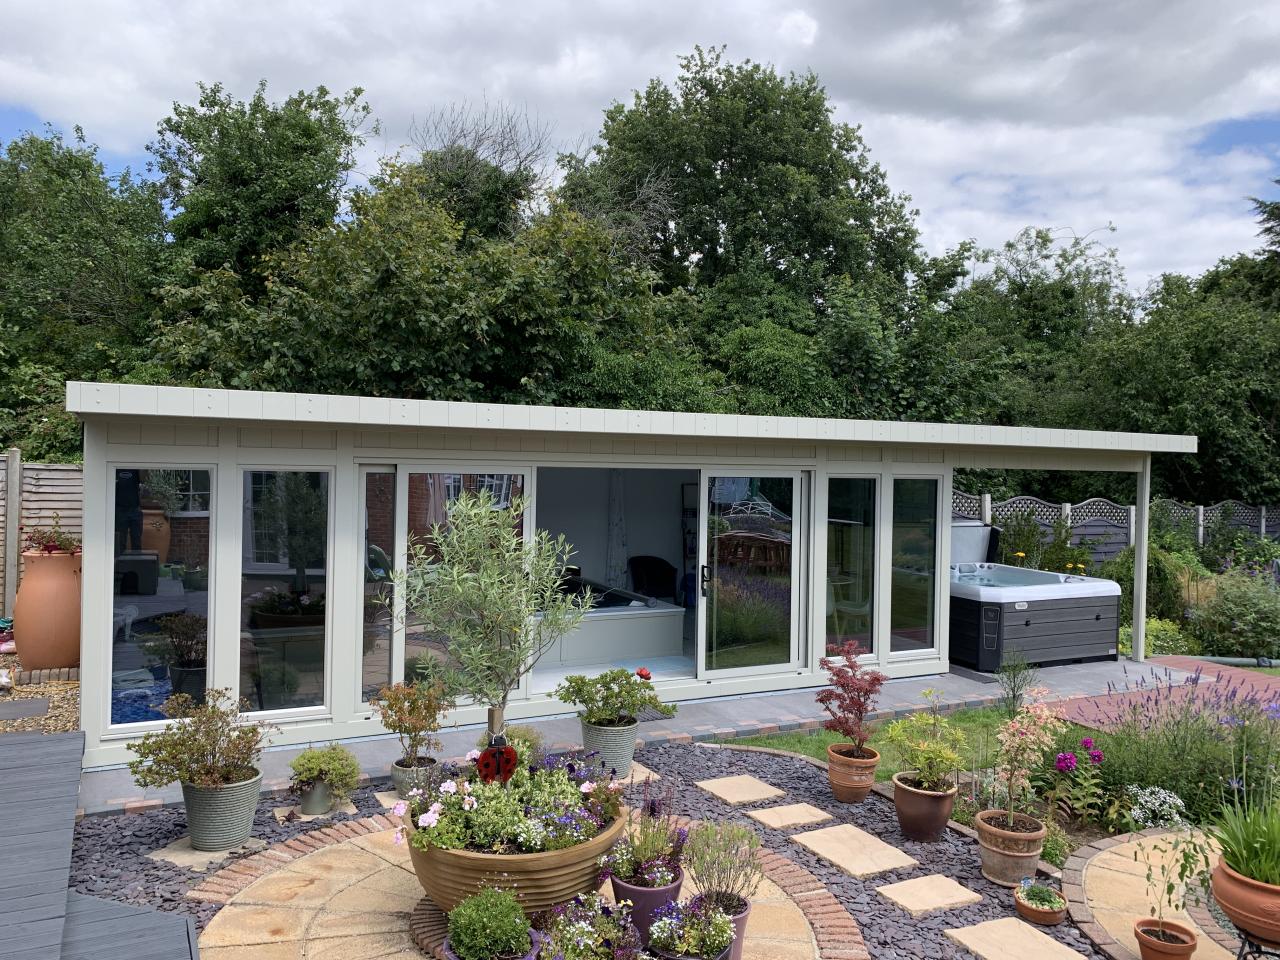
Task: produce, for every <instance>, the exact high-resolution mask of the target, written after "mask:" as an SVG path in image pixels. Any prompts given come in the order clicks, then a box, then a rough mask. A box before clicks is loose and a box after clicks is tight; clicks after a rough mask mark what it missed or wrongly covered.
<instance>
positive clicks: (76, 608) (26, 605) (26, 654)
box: [13, 550, 80, 670]
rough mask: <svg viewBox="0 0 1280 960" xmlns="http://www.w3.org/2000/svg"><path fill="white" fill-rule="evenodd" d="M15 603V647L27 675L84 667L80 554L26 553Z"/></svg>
mask: <svg viewBox="0 0 1280 960" xmlns="http://www.w3.org/2000/svg"><path fill="white" fill-rule="evenodd" d="M22 558H23V563H24V566H25V569H24V572H23V574H22V580H21V582H20V583H19V584H18V596H17V598H16V599H15V600H14V604H13V642H14V646H15V647H16V648H17V651H18V662H20V663H21V664H22V669H23V670H58V669H61V668H62V667H77V666H79V665H80V554H78V553H74V554H73V553H43V552H38V551H34V550H31V551H26V552H24V553H23V554H22Z"/></svg>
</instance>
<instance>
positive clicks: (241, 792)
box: [182, 771, 262, 851]
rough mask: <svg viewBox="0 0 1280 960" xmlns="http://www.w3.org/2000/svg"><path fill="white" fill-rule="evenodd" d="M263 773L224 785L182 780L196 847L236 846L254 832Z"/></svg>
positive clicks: (183, 793) (190, 827) (191, 831)
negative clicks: (210, 785)
mask: <svg viewBox="0 0 1280 960" xmlns="http://www.w3.org/2000/svg"><path fill="white" fill-rule="evenodd" d="M261 786H262V773H261V772H260V771H259V772H256V775H255V776H254V777H253V778H252V779H249V780H241V781H240V782H239V783H229V784H227V785H225V786H221V787H197V786H194V785H193V784H190V783H184V784H182V801H183V803H184V804H185V805H186V808H187V833H188V834H190V836H191V848H192V849H193V850H211V851H212V850H234V849H235V848H236V847H239V846H241V845H242V844H243V843H244V842H245V841H246V840H248V839H249V835H250V834H251V833H253V815H254V813H255V812H256V811H257V809H258V792H259V789H260V787H261Z"/></svg>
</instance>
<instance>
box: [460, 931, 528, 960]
mask: <svg viewBox="0 0 1280 960" xmlns="http://www.w3.org/2000/svg"><path fill="white" fill-rule="evenodd" d="M544 939H545V938H544V937H543V935H542V934H541V933H539V932H538V931H537V930H530V931H529V943H530V947H529V952H528V953H526V954H525V955H524V956H522V957H520V958H519V960H536V958H537V956H538V951H539V950H540V949H541V948H542V941H543V940H544ZM440 949H441V950H443V951H444V957H445V960H459V958H458V955H457V954H456V953H454V952H453V947H451V946H450V945H449V938H448V937H445V938H444V945H443V946H442V947H441V948H440ZM510 960H516V958H514V957H512V958H510Z"/></svg>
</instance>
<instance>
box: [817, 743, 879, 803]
mask: <svg viewBox="0 0 1280 960" xmlns="http://www.w3.org/2000/svg"><path fill="white" fill-rule="evenodd" d="M855 749H856V748H855V747H854V745H853V744H852V743H832V744H828V745H827V780H828V781H829V782H830V784H831V793H832V794H833V795H834V796H835V798H836V799H837V800H839V801H840V802H841V803H862V801H864V800H866V799H867V795H868V794H869V793H871V788H872V787H874V786H875V784H876V766H877V765H878V764H879V763H880V754H878V753H877V752H876V751H875V750H872V749H871V748H870V747H864V748H863V750H862V752H863V754H865V756H861V757H855V756H851V755H850V754H851V753H852V751H853V750H855Z"/></svg>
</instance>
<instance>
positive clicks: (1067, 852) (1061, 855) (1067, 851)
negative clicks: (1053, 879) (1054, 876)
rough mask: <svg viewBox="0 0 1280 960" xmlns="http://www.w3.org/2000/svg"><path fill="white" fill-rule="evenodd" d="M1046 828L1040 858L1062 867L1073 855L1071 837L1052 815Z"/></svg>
mask: <svg viewBox="0 0 1280 960" xmlns="http://www.w3.org/2000/svg"><path fill="white" fill-rule="evenodd" d="M1044 829H1045V834H1044V849H1042V850H1041V851H1040V859H1041V860H1044V861H1046V862H1047V863H1052V864H1053V865H1054V866H1055V867H1061V866H1062V865H1063V864H1064V863H1066V862H1067V857H1069V856H1071V850H1072V847H1071V838H1070V837H1068V836H1067V832H1066V831H1065V830H1063V829H1062V827H1061V825H1059V823H1058V821H1057V820H1055V819H1054V818H1053V817H1052V816H1047V817H1045V819H1044ZM1055 909H1056V908H1055Z"/></svg>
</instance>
